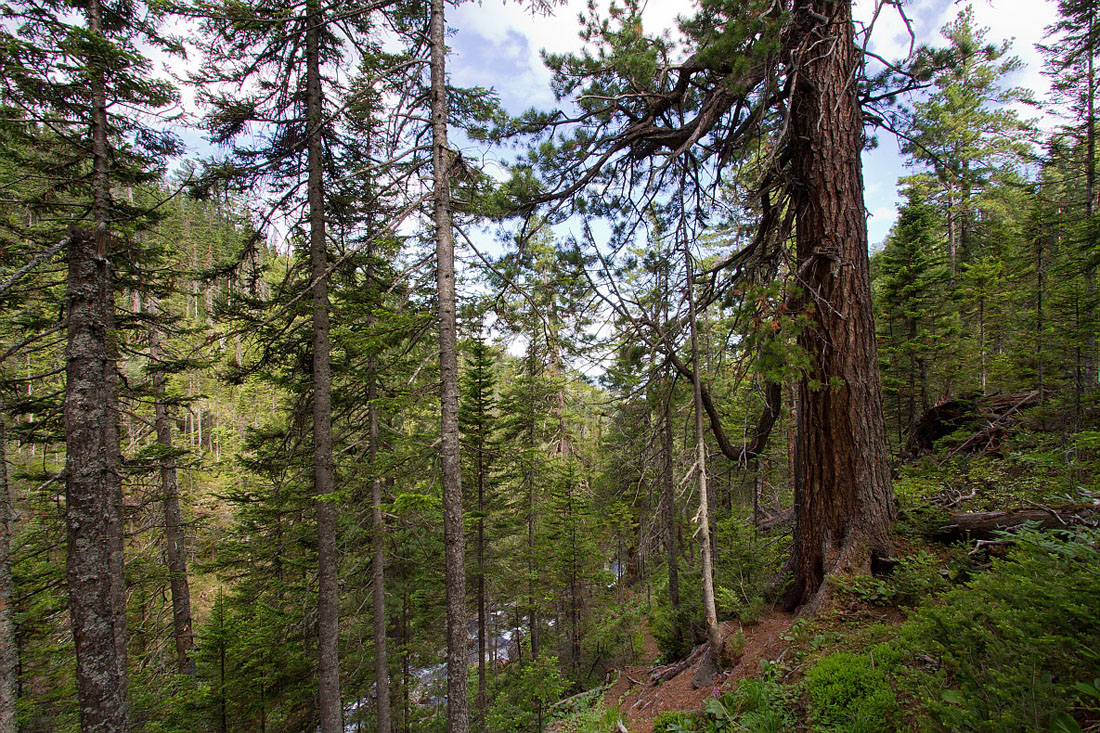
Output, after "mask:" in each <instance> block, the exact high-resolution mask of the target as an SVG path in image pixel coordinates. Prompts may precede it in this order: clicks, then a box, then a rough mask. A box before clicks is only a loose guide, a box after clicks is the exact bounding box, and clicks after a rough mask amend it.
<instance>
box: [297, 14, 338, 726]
mask: <svg viewBox="0 0 1100 733" xmlns="http://www.w3.org/2000/svg"><path fill="white" fill-rule="evenodd" d="M308 8H309V17H308V25H307V28H306V122H307V125H308V129H309V132H308V134H309V141H308V163H307V164H308V167H309V170H308V179H307V182H306V185H307V191H308V199H309V262H310V273H311V279H312V289H313V292H312V295H313V379H312V381H313V493H314V496H315V497H316V502H317V654H318V665H317V677H318V680H317V683H318V704H319V706H320V713H321V733H342V731H343V707H342V705H341V704H340V624H339V603H340V583H339V578H338V571H337V557H336V506H335V505H334V504H333V503H332V501H331V498H330V497H331V494H332V492H333V490H334V482H333V469H332V364H331V359H330V349H331V347H330V343H329V304H328V272H327V270H328V257H327V247H326V243H325V203H324V190H323V188H322V186H323V182H322V176H323V172H324V169H323V165H324V161H323V155H324V152H323V150H322V147H321V126H322V124H323V114H324V110H323V103H324V97H323V96H322V92H321V68H320V67H321V61H320V57H321V53H320V34H321V30H320V23H321V22H322V17H321V9H320V4H319V3H318V2H317V0H311V2H310V3H309V5H308Z"/></svg>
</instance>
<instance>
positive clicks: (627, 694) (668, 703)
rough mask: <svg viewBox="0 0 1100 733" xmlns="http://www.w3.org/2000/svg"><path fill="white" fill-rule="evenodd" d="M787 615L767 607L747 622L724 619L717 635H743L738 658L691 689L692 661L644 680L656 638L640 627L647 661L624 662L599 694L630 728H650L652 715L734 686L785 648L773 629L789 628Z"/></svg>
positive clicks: (641, 731)
mask: <svg viewBox="0 0 1100 733" xmlns="http://www.w3.org/2000/svg"><path fill="white" fill-rule="evenodd" d="M793 618H794V617H793V616H792V615H791V614H789V613H785V612H783V611H773V612H772V613H770V614H768V615H767V616H765V617H764V618H762V619H761V620H760V622H759V623H757V624H753V625H751V626H749V625H744V626H739V625H738V624H737V623H732V622H731V623H726V624H723V626H722V638H723V639H726V638H728V637H729V636H730V635H731V634H735V633H737V630H738V628H741V630H742V633H744V635H745V646H744V651H743V653H742V655H741V658H740V659H739V660H738V662H737V664H736V665H735V666H734V667H733V668H732V669H729V670H727V671H726V672H724V673H723V674H721V675H719V676H718V678H717V679H716V680H715V681H714V684H713V685H709V686H707V687H703V688H700V689H698V690H696V689H693V688H692V686H691V677H692V675H693V674H694V673H695V667H694V666H693V667H688V668H687V669H685V670H684V671H683V672H681V673H680V674H678V675H677V676H676V677H673V678H672V679H671V680H669V681H667V682H665V683H663V684H661V685H658V686H656V687H654V686H652V685H651V684H650V682H649V670H650V667H651V666H652V662H653V660H655V659H656V658H657V642H656V640H655V639H653V635H652V634H651V633H650V632H649V626H648V624H647V625H646V627H645V630H644V633H645V638H646V642H645V657H644V659H646V660H647V661H649V662H650V664H646V665H638V666H633V667H625V668H624V669H622V670H621V671H620V673H619V679H618V681H617V682H616V683H615V684H614V685H613V686H612V687H611V688H610V689H609V690H608V691H607V693H606V694H605V695H604V703H605V704H606V705H608V706H613V705H616V704H618V705H619V709H620V710H621V711H622V713H623V722H625V723H626V725H627V727H628V728H629V729H630V731H631V733H652V730H653V718H654V717H656V715H657V713H660V712H663V711H665V710H697V709H699V708H701V707H702V706H703V701H704V700H706V699H707V698H708V697H714V696H718V695H721V694H723V693H725V692H728V691H730V690H732V689H734V688H735V687H736V686H737V682H738V680H741V679H743V678H745V677H751V676H753V675H755V674H756V672H757V671H758V670H759V669H760V661H761V660H762V659H775V658H776V657H778V656H779V655H780V653H782V651H783V649H784V648H786V645H787V643H786V642H785V641H783V640H782V639H781V638H780V637H779V635H780V634H782V633H783V632H784V631H786V630H787V629H789V628H790V626H791V621H792V620H793Z"/></svg>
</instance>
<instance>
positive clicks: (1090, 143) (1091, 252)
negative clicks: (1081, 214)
mask: <svg viewBox="0 0 1100 733" xmlns="http://www.w3.org/2000/svg"><path fill="white" fill-rule="evenodd" d="M1088 14H1089V15H1088V31H1087V32H1088V37H1089V43H1088V47H1087V49H1086V56H1087V59H1086V62H1085V63H1086V69H1085V74H1086V80H1085V83H1086V84H1087V85H1088V88H1087V89H1086V90H1085V96H1086V100H1085V124H1086V125H1087V128H1086V131H1085V217H1086V221H1087V222H1088V223H1087V224H1086V226H1087V230H1086V231H1087V232H1088V235H1087V240H1086V241H1087V244H1088V250H1087V252H1086V262H1087V264H1086V265H1085V295H1086V298H1087V301H1086V304H1085V313H1086V319H1085V323H1086V328H1087V332H1086V334H1085V354H1084V360H1083V361H1084V363H1083V369H1084V380H1085V384H1086V385H1087V388H1088V389H1094V388H1095V387H1096V260H1095V257H1096V254H1097V252H1096V239H1095V234H1094V232H1095V231H1096V227H1095V225H1094V224H1093V221H1092V217H1093V214H1094V213H1095V211H1096V69H1095V63H1094V57H1095V55H1096V7H1095V5H1091V4H1090V5H1089V6H1088Z"/></svg>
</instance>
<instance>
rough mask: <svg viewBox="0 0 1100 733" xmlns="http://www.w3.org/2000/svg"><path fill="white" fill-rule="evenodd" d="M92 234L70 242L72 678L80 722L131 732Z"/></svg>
mask: <svg viewBox="0 0 1100 733" xmlns="http://www.w3.org/2000/svg"><path fill="white" fill-rule="evenodd" d="M96 239H97V238H95V237H93V236H92V235H91V234H89V233H88V232H85V231H77V232H74V233H73V236H72V239H71V242H70V245H69V269H68V287H67V293H66V301H67V306H68V307H67V309H66V310H67V311H68V316H69V318H68V345H67V347H66V350H65V357H66V368H65V377H66V388H65V406H64V423H65V476H66V479H65V503H66V509H65V520H66V524H67V536H68V556H67V562H66V580H67V582H68V589H69V614H70V623H71V625H72V633H73V641H74V643H75V646H76V683H77V696H78V699H79V703H80V726H81V730H82V731H89V732H90V731H94V732H95V733H100V732H103V733H106V732H108V731H110V732H111V733H114V732H115V731H129V730H130V720H129V709H128V705H127V695H126V691H125V688H126V684H127V676H126V658H125V656H124V655H120V654H119V649H118V646H117V644H116V637H117V635H118V633H119V627H120V626H121V627H122V634H125V613H126V609H125V607H119V606H118V603H117V594H116V593H115V592H114V591H115V584H114V583H113V582H112V571H113V568H112V561H111V554H112V541H111V532H112V529H113V527H112V524H114V529H117V528H118V522H117V520H113V518H112V515H113V514H114V512H115V511H117V506H116V502H115V498H114V497H115V493H116V491H117V487H118V486H119V483H120V477H119V475H118V472H117V466H118V465H119V464H120V459H119V458H118V452H119V446H118V441H117V440H114V439H113V438H117V433H116V432H115V430H113V429H112V428H111V427H110V426H111V424H112V423H113V422H114V421H115V420H116V417H117V413H118V405H117V402H113V401H112V400H117V392H116V390H115V389H113V388H111V386H109V385H108V382H109V381H111V380H113V379H115V378H116V377H115V373H114V369H113V364H112V360H111V359H110V358H109V356H108V346H107V327H108V323H109V321H110V317H109V314H108V311H109V310H110V309H111V308H112V302H111V297H110V286H109V282H108V271H107V261H106V260H105V259H104V258H102V257H100V256H98V255H97V252H96V246H97V242H96Z"/></svg>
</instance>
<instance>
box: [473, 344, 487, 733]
mask: <svg viewBox="0 0 1100 733" xmlns="http://www.w3.org/2000/svg"><path fill="white" fill-rule="evenodd" d="M478 342H479V345H481V334H480V332H479V333H478ZM483 366H484V364H483V362H482V361H481V360H480V359H479V360H478V362H477V364H476V365H475V369H477V370H478V373H477V377H476V378H477V395H476V399H477V446H476V450H477V459H476V464H475V465H476V470H477V721H478V730H480V731H482V733H488V730H489V720H488V718H489V694H488V689H487V687H488V684H487V683H488V679H487V673H486V669H485V653H486V638H485V635H486V632H487V630H488V624H487V623H486V622H487V613H486V610H487V609H486V602H485V511H486V507H485V448H486V446H485V425H486V421H487V420H488V419H489V416H488V415H486V414H485V402H484V389H485V375H484V374H483V373H482V371H481V370H482V367H483Z"/></svg>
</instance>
